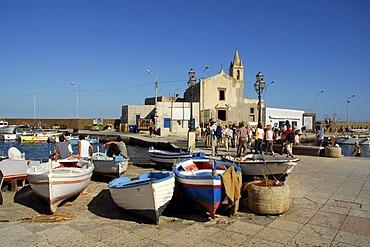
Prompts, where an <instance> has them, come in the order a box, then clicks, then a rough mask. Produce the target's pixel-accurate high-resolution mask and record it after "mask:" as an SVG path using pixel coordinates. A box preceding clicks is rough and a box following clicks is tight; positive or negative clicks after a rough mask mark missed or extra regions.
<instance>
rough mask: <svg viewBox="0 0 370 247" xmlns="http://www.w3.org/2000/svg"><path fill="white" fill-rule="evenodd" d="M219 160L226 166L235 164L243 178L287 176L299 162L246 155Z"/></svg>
mask: <svg viewBox="0 0 370 247" xmlns="http://www.w3.org/2000/svg"><path fill="white" fill-rule="evenodd" d="M221 159H222V161H224V162H226V163H228V165H226V166H229V165H232V164H235V165H236V166H238V167H240V168H241V169H242V172H243V175H245V176H263V175H278V174H289V173H291V172H292V170H293V169H294V167H296V166H297V162H298V161H299V158H291V157H284V156H270V155H260V154H259V155H256V154H247V155H246V156H244V157H242V158H235V157H232V156H222V157H221Z"/></svg>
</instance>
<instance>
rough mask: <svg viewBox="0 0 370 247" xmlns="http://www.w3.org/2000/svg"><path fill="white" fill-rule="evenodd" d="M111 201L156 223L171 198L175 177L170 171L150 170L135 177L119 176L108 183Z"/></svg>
mask: <svg viewBox="0 0 370 247" xmlns="http://www.w3.org/2000/svg"><path fill="white" fill-rule="evenodd" d="M108 186H109V190H110V193H111V196H112V199H113V201H114V202H115V203H116V204H117V205H118V206H119V207H121V208H123V209H125V210H127V211H129V212H132V213H135V214H138V215H141V216H143V217H145V218H147V219H149V220H151V221H152V222H154V223H156V224H158V223H159V217H160V216H161V214H162V212H163V210H164V209H165V208H166V206H167V205H168V203H169V202H170V200H171V199H172V196H173V192H174V187H175V178H174V175H173V173H172V172H164V171H161V172H158V171H151V172H146V173H143V174H141V175H140V176H139V177H138V178H136V179H131V178H129V177H120V178H116V179H114V180H112V181H111V182H110V183H109V185H108Z"/></svg>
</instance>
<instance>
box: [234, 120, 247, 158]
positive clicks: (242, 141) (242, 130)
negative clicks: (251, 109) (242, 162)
mask: <svg viewBox="0 0 370 247" xmlns="http://www.w3.org/2000/svg"><path fill="white" fill-rule="evenodd" d="M247 138H248V130H247V128H246V127H245V126H244V123H239V131H238V138H237V143H238V148H237V150H236V156H237V157H241V154H242V152H243V156H245V154H246V152H247Z"/></svg>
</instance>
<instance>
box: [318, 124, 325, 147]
mask: <svg viewBox="0 0 370 247" xmlns="http://www.w3.org/2000/svg"><path fill="white" fill-rule="evenodd" d="M316 137H317V145H318V146H320V147H321V146H322V144H323V142H324V128H320V127H317V134H316Z"/></svg>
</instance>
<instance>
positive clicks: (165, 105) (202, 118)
mask: <svg viewBox="0 0 370 247" xmlns="http://www.w3.org/2000/svg"><path fill="white" fill-rule="evenodd" d="M244 86H245V85H244V66H243V63H242V61H241V60H240V58H239V53H238V51H235V54H234V59H233V61H232V62H231V63H230V67H229V73H228V74H226V73H225V72H224V70H223V69H221V70H220V72H219V73H218V74H216V75H213V76H210V77H208V78H201V79H199V81H198V82H197V83H196V84H195V85H194V88H193V103H192V104H191V103H190V94H191V87H188V88H187V89H186V91H185V92H184V97H183V98H179V97H163V96H159V97H157V105H156V106H155V105H154V102H155V100H154V98H147V99H146V100H145V105H124V106H122V117H121V122H122V123H124V124H128V125H136V126H139V125H140V122H142V120H150V122H151V123H152V124H153V125H154V126H155V128H156V129H157V130H158V132H157V133H158V134H159V135H161V136H167V135H179V136H182V135H187V133H188V130H189V122H190V116H191V115H192V117H193V122H194V126H195V127H198V126H199V127H206V126H207V125H208V123H209V120H210V119H211V118H213V119H215V120H217V121H218V122H219V123H220V124H221V125H222V126H224V125H226V124H235V125H237V124H239V123H240V122H244V123H245V124H249V125H253V126H254V125H257V122H256V121H257V116H258V110H257V105H258V100H257V97H256V99H247V98H244ZM262 107H263V102H262ZM191 108H192V114H190V111H191ZM156 114H157V115H156Z"/></svg>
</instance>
